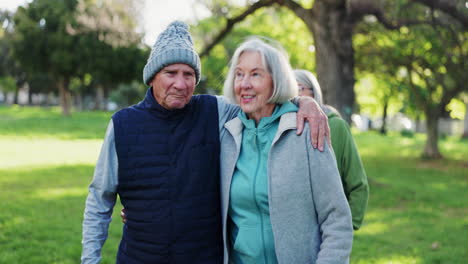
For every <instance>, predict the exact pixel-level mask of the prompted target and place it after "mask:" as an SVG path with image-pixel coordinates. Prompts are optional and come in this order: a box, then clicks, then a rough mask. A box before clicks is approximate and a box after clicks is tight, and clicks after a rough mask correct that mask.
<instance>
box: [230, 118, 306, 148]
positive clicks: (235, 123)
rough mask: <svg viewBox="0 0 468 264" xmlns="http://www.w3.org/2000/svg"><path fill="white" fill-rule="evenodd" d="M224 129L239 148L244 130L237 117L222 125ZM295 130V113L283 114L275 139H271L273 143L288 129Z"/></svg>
mask: <svg viewBox="0 0 468 264" xmlns="http://www.w3.org/2000/svg"><path fill="white" fill-rule="evenodd" d="M224 127H225V128H226V129H227V130H228V131H229V133H231V135H232V136H233V137H234V140H235V142H236V144H237V145H238V146H240V141H241V139H242V130H243V129H244V125H243V124H242V121H241V120H240V118H239V117H236V118H234V119H232V120H231V121H229V122H227V123H226V124H224ZM296 128H297V121H296V112H289V113H285V114H283V115H282V116H281V119H280V122H279V125H278V131H277V132H276V135H275V138H274V139H273V143H274V142H275V141H276V140H278V139H279V137H280V136H281V134H282V133H284V132H285V131H287V130H290V129H296Z"/></svg>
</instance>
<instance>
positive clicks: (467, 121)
mask: <svg viewBox="0 0 468 264" xmlns="http://www.w3.org/2000/svg"><path fill="white" fill-rule="evenodd" d="M464 124H465V125H464V127H463V136H462V137H463V138H468V100H467V101H466V102H465V121H464Z"/></svg>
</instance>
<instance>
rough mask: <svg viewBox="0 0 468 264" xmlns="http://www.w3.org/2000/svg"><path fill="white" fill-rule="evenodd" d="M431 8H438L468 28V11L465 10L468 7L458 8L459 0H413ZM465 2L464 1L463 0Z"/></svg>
mask: <svg viewBox="0 0 468 264" xmlns="http://www.w3.org/2000/svg"><path fill="white" fill-rule="evenodd" d="M413 1H414V2H418V3H420V4H423V5H425V6H428V7H430V8H434V9H438V10H441V11H443V12H444V13H446V14H448V15H450V16H452V17H453V18H455V19H456V20H458V21H459V22H460V23H461V24H462V25H463V27H464V28H465V29H466V28H468V12H466V11H465V12H463V11H462V10H465V9H466V8H465V7H464V6H461V7H460V8H457V4H456V2H457V1H454V0H413ZM460 2H462V1H460ZM463 2H464V1H463ZM462 4H463V3H462Z"/></svg>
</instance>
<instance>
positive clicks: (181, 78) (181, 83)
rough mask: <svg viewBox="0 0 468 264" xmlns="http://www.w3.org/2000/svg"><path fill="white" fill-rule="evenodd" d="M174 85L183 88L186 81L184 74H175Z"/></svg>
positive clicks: (185, 85)
mask: <svg viewBox="0 0 468 264" xmlns="http://www.w3.org/2000/svg"><path fill="white" fill-rule="evenodd" d="M174 87H175V88H177V89H185V88H186V87H187V83H186V82H185V79H184V76H182V75H181V74H178V75H177V76H176V79H175V82H174Z"/></svg>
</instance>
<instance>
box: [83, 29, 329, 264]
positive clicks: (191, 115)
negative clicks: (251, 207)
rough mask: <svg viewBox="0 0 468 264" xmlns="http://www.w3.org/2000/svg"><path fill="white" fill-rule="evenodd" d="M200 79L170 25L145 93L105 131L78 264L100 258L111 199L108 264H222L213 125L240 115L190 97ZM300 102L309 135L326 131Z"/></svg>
mask: <svg viewBox="0 0 468 264" xmlns="http://www.w3.org/2000/svg"><path fill="white" fill-rule="evenodd" d="M200 74H201V65H200V58H199V56H198V54H197V53H196V52H195V50H194V49H193V41H192V37H191V36H190V33H189V32H188V26H187V25H186V24H185V23H183V22H179V21H176V22H173V23H171V24H170V25H169V26H168V27H167V28H166V30H164V31H163V32H162V33H161V34H160V35H159V37H158V39H157V40H156V43H155V44H154V46H153V49H152V51H151V54H150V56H149V58H148V61H147V63H146V65H145V67H144V69H143V80H144V82H145V84H147V85H148V86H149V88H148V90H147V92H146V96H145V97H144V99H143V100H142V101H141V102H140V103H138V104H136V105H133V106H130V107H127V108H125V109H122V110H120V111H118V112H117V113H115V114H114V115H113V116H112V120H111V121H110V122H109V125H108V127H107V132H106V136H105V139H104V143H103V146H102V149H101V153H100V155H99V159H98V161H97V164H96V168H95V171H94V178H93V181H92V183H91V185H90V186H89V194H88V197H87V199H86V207H85V212H84V220H83V240H82V244H83V250H82V255H81V263H99V262H100V261H101V249H102V246H103V245H104V242H105V241H106V239H107V234H108V228H109V223H110V221H111V215H112V210H113V208H114V205H115V202H116V198H117V195H118V196H119V198H120V201H121V203H122V205H123V206H124V207H125V210H126V216H127V221H126V223H125V225H124V227H123V234H122V238H121V241H120V245H119V249H118V253H117V260H116V262H117V263H126V264H132V263H170V264H186V263H193V264H219V263H222V261H223V241H222V229H221V227H222V226H221V210H220V192H219V183H220V180H219V179H220V177H219V175H220V171H219V163H220V136H222V131H221V130H220V128H221V127H222V126H223V125H224V123H225V122H227V121H228V120H230V119H232V118H233V117H235V116H236V115H237V113H238V111H239V108H238V106H235V105H231V104H228V103H226V102H225V101H224V99H223V98H222V97H215V96H209V95H195V96H193V92H194V90H195V86H196V84H197V83H198V82H199V80H200ZM300 101H301V104H303V103H302V102H303V101H304V102H305V103H304V104H306V105H308V106H309V110H310V109H312V112H313V114H312V116H316V117H319V118H318V119H315V120H311V122H310V125H311V126H312V128H311V130H315V132H316V134H319V135H323V134H324V133H325V134H326V133H327V131H323V129H322V130H320V131H318V133H317V129H315V128H317V127H322V128H328V125H327V124H326V116H325V115H324V114H323V118H320V117H321V114H320V113H321V110H320V109H319V107H318V105H317V109H315V108H314V106H315V103H313V104H310V102H313V100H312V99H310V100H308V99H307V98H303V99H300ZM306 108H307V107H306ZM317 110H318V111H317ZM306 112H307V111H306ZM317 112H318V113H317ZM307 113H308V114H304V116H307V118H308V119H309V118H310V117H311V115H310V114H309V113H310V112H307ZM297 121H298V122H299V123H300V125H303V120H300V119H298V120H297ZM323 121H325V122H323ZM317 122H318V124H317ZM308 131H309V130H308ZM312 140H314V141H315V142H317V138H316V137H314V138H313V139H312ZM321 141H323V139H321ZM318 145H319V147H320V142H318Z"/></svg>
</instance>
